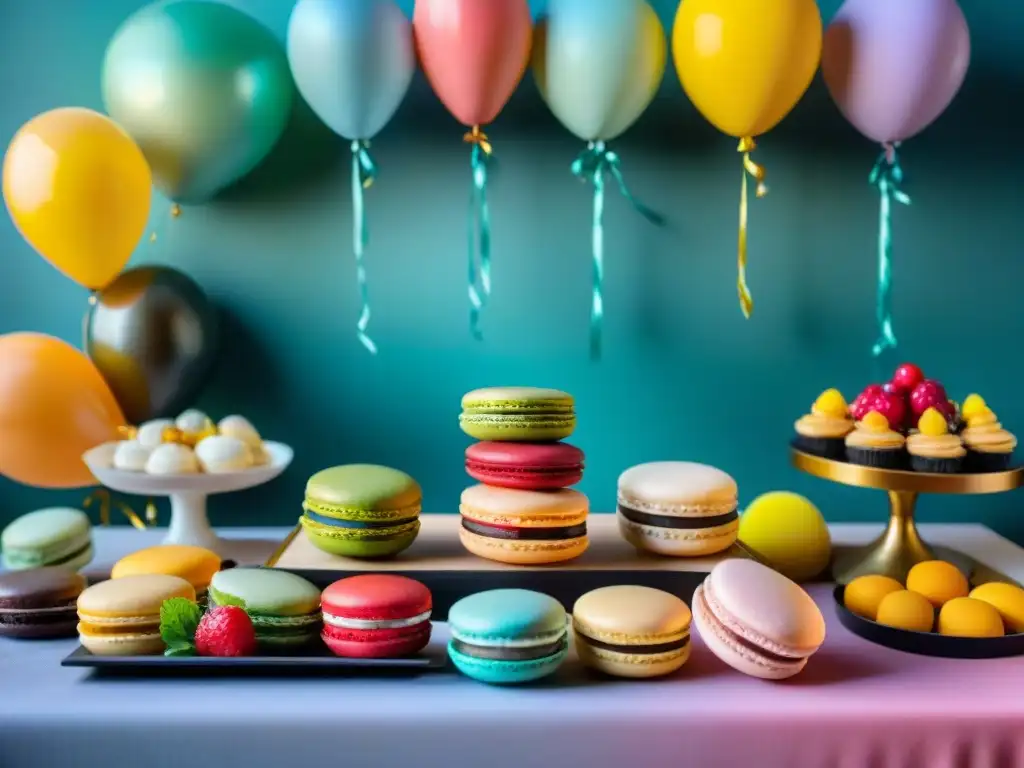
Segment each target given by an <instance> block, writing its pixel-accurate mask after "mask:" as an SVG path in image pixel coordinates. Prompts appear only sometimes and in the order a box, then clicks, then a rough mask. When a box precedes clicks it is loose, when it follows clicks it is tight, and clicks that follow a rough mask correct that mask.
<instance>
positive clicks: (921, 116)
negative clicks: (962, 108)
mask: <svg viewBox="0 0 1024 768" xmlns="http://www.w3.org/2000/svg"><path fill="white" fill-rule="evenodd" d="M970 59H971V37H970V33H969V32H968V29H967V21H966V19H965V18H964V14H963V11H961V10H960V6H959V5H957V3H956V0H846V2H845V3H843V6H842V7H841V8H840V9H839V12H838V13H837V14H836V15H835V18H834V19H833V20H832V22H831V24H829V26H828V29H827V30H826V31H825V39H824V45H823V48H822V55H821V71H822V74H823V75H824V77H825V84H826V85H827V86H828V90H829V93H831V95H832V98H833V100H834V101H835V102H836V104H837V105H838V106H839V109H840V111H841V112H842V113H843V115H844V116H845V117H846V119H847V120H849V121H850V122H851V123H853V125H854V127H855V128H856V129H857V130H859V131H860V132H861V133H863V134H864V135H865V136H867V137H868V138H869V139H873V140H875V141H879V142H892V141H902V140H903V139H909V138H910V137H911V136H914V135H915V134H917V133H919V132H921V131H922V130H924V129H925V128H927V127H928V125H929V124H931V123H932V122H933V121H934V120H935V119H936V118H937V117H938V116H939V115H941V114H942V113H943V112H945V111H946V107H948V106H949V104H950V102H951V101H952V100H953V97H954V96H956V93H957V91H959V90H960V86H961V85H962V84H963V82H964V77H965V76H966V74H967V66H968V64H969V62H970Z"/></svg>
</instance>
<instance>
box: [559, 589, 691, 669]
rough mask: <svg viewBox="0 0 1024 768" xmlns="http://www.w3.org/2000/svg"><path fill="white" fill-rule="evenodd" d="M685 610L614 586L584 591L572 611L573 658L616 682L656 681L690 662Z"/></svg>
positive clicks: (678, 603)
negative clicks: (617, 679) (628, 679)
mask: <svg viewBox="0 0 1024 768" xmlns="http://www.w3.org/2000/svg"><path fill="white" fill-rule="evenodd" d="M690 619H691V616H690V609H689V608H688V607H687V605H686V603H684V602H683V601H682V600H680V599H679V598H678V597H676V596H675V595H672V594H669V593H668V592H663V591H662V590H660V589H652V588H651V587H640V586H632V585H619V586H613V587H601V588H600V589H595V590H593V591H591V592H587V593H586V594H585V595H583V596H582V597H581V598H580V599H579V600H577V601H576V604H575V605H574V606H573V609H572V626H573V633H574V635H575V638H576V655H577V656H578V657H579V659H580V661H581V662H583V663H584V664H585V665H587V666H588V667H591V668H593V669H597V670H599V671H601V672H605V673H606V674H609V675H615V676H617V677H660V676H661V675H668V674H671V673H672V672H675V671H676V670H677V669H679V668H680V667H681V666H683V664H685V663H686V661H687V660H688V659H689V658H690Z"/></svg>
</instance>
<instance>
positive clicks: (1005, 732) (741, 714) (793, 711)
mask: <svg viewBox="0 0 1024 768" xmlns="http://www.w3.org/2000/svg"><path fill="white" fill-rule="evenodd" d="M831 590H832V587H831V586H825V585H820V586H815V587H813V588H812V589H811V594H812V595H813V597H814V598H815V600H816V601H817V602H818V604H819V605H820V606H821V607H822V611H823V613H824V615H825V619H826V622H827V624H828V634H827V638H826V641H825V645H824V646H823V647H822V648H821V650H820V651H819V652H818V653H817V654H816V655H815V656H814V658H813V659H812V660H811V661H810V663H809V664H808V666H807V667H806V669H805V670H804V671H803V673H801V674H800V675H799V676H797V677H795V678H793V679H791V680H788V681H784V682H780V683H769V682H761V681H757V680H752V679H749V678H746V677H742V676H740V675H737V674H734V673H733V672H732V671H731V670H730V669H729V668H728V667H726V666H725V665H724V664H722V663H721V662H719V661H718V659H716V658H715V657H713V656H712V655H711V654H710V653H709V652H708V651H707V649H706V648H705V647H704V646H703V643H701V642H700V639H699V638H697V639H695V644H694V652H693V658H692V660H691V662H690V664H689V665H687V666H688V669H687V671H686V672H685V673H684V674H683V675H682V676H681V677H680V678H679V679H680V682H682V680H683V679H685V680H687V681H688V682H689V684H688V685H685V686H683V685H680V687H679V695H680V696H685V697H686V698H687V699H690V700H691V701H704V702H706V706H704V707H700V708H697V709H698V711H696V712H694V711H688V712H687V715H686V721H685V725H684V724H683V723H680V727H686V728H687V729H689V728H690V727H692V726H693V725H694V724H695V723H700V725H701V726H702V727H700V728H699V729H698V730H697V733H700V734H701V736H700V737H699V738H698V739H697V740H696V741H697V744H695V745H694V746H697V747H698V749H699V751H700V752H701V753H702V754H703V758H706V761H705V760H704V759H702V760H700V761H699V762H694V763H693V764H694V765H701V766H710V765H750V766H757V767H758V768H765V766H788V767H789V768H800V767H802V766H807V767H808V768H812V767H813V768H821V767H822V766H836V767H837V768H845V767H846V766H849V768H874V767H875V766H878V767H880V768H881V767H885V768H888V767H889V766H901V767H902V766H922V767H923V768H947V767H948V768H954V767H955V768H960V767H962V766H979V767H982V766H984V767H990V766H991V767H993V768H1002V767H1003V766H1005V767H1006V768H1011V766H1024V658H1008V659H985V660H959V659H940V658H931V657H927V656H917V655H914V654H908V653H901V652H899V651H893V650H889V649H888V648H883V647H880V646H877V645H874V644H872V643H868V642H867V641H865V640H862V639H861V638H859V637H857V636H856V635H854V634H852V633H851V632H849V631H848V630H847V629H846V628H845V627H843V626H842V625H841V624H840V623H839V618H838V616H837V615H836V610H835V605H834V601H833V599H832V593H831ZM687 709H688V710H692V709H695V708H692V707H688V708H687ZM701 710H702V711H701ZM664 746H665V748H666V750H667V749H669V745H668V744H667V743H666V744H665V745H664ZM672 748H673V749H676V750H677V749H678V746H675V747H672Z"/></svg>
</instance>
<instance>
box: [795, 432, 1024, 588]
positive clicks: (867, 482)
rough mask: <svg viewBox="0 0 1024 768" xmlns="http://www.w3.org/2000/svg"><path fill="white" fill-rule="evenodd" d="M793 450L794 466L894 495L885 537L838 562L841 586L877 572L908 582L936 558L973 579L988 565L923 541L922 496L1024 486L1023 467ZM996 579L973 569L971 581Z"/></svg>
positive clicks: (836, 572)
mask: <svg viewBox="0 0 1024 768" xmlns="http://www.w3.org/2000/svg"><path fill="white" fill-rule="evenodd" d="M791 450H792V461H793V466H795V467H796V468H797V469H799V470H802V471H804V472H806V473H807V474H809V475H814V476H815V477H821V478H823V479H825V480H831V481H832V482H834V483H843V484H844V485H853V486H856V487H858V488H876V489H878V490H882V491H887V492H888V493H889V523H888V525H887V526H886V528H885V531H884V532H883V533H882V535H881V536H879V537H878V538H877V539H875V540H874V541H873V542H871V543H870V544H868V545H867V546H865V547H863V548H861V549H858V550H855V551H854V552H852V553H850V554H849V555H848V556H846V557H843V558H840V560H841V562H836V563H835V564H833V569H832V573H833V577H834V578H835V580H836V581H837V582H838V583H840V584H846V583H848V582H849V581H851V580H852V579H855V578H856V577H858V576H864V575H866V574H872V573H876V574H882V575H885V576H891V577H892V578H894V579H897V580H899V581H903V580H904V579H905V578H906V576H907V572H908V571H909V570H910V569H911V568H912V567H913V566H914V565H915V564H917V563H920V562H922V561H924V560H935V559H941V560H947V561H949V562H952V563H954V564H955V565H957V566H959V567H960V568H961V569H962V570H963V571H964V572H965V573H966V574H967V575H968V577H971V576H972V573H973V572H975V571H976V570H977V569H978V567H979V566H982V565H983V564H979V563H975V562H974V560H973V559H972V558H970V557H968V556H967V555H964V554H963V553H960V552H956V551H955V550H947V549H942V550H939V551H938V552H936V551H935V550H934V549H932V547H930V546H928V544H926V543H925V542H924V541H922V540H921V536H920V534H919V533H918V531H917V525H916V523H915V522H914V507H915V506H916V505H917V497H918V496H919V495H920V494H922V493H957V494H981V493H1002V492H1004V491H1012V490H1014V489H1015V488H1019V487H1020V486H1021V485H1024V468H1017V469H1009V470H1006V471H1005V472H985V473H979V474H935V473H931V472H909V471H903V470H895V469H878V468H876V467H865V466H861V465H859V464H850V463H849V462H845V461H835V460H833V459H824V458H821V457H820V456H812V455H811V454H809V453H804V452H802V451H798V450H796V449H791ZM994 575H995V574H994ZM991 580H992V578H990V577H988V578H987V577H986V576H985V575H983V574H977V573H973V578H972V581H979V582H980V581H991ZM1000 580H1005V579H1000Z"/></svg>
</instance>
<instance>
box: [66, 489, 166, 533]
mask: <svg viewBox="0 0 1024 768" xmlns="http://www.w3.org/2000/svg"><path fill="white" fill-rule="evenodd" d="M93 504H98V505H99V508H100V524H101V525H110V511H111V508H112V507H115V506H116V507H117V509H118V510H120V511H121V513H122V514H123V515H124V516H125V517H126V518H128V522H130V523H131V524H132V525H133V526H135V527H136V528H137V529H138V530H140V531H144V530H146V524H145V523H144V522H143V521H142V518H141V517H139V516H138V515H137V514H135V511H134V510H133V509H132V508H131V507H129V506H128V505H127V504H125V503H124V502H123V501H112V500H111V497H110V491H108V490H107V489H106V488H99V489H97V490H95V491H93V492H92V493H90V494H89V495H88V496H87V497H86V498H85V501H84V502H82V507H83V508H85V509H89V507H91V506H92V505H93ZM146 519H147V520H148V521H149V523H150V524H151V525H152V524H153V523H155V522H156V505H155V504H154V503H153V500H152V499H150V500H148V501H147V502H146Z"/></svg>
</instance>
